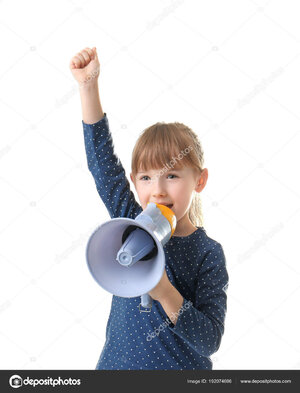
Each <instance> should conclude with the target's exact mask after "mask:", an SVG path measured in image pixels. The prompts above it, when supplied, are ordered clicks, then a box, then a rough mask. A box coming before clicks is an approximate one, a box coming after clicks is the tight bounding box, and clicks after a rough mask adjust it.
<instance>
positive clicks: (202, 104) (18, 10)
mask: <svg viewBox="0 0 300 393" xmlns="http://www.w3.org/2000/svg"><path fill="white" fill-rule="evenodd" d="M0 37H1V38H0V39H1V62H0V111H1V141H0V195H1V204H0V217H1V218H0V244H1V246H0V247H1V248H0V266H1V271H0V348H1V355H0V368H2V369H94V368H95V366H96V363H97V360H98V357H99V355H100V352H101V349H102V346H103V344H104V339H105V328H106V322H107V318H108V314H109V310H110V302H111V295H110V294H108V293H106V292H105V291H104V290H102V289H101V288H100V287H99V286H98V285H97V284H96V282H95V281H94V279H93V278H92V276H91V275H90V273H89V271H88V268H87V265H86V260H85V247H86V243H87V241H88V238H89V236H90V235H91V233H92V231H93V230H94V229H95V228H96V227H98V226H99V225H100V224H101V223H103V222H104V221H107V220H108V219H109V215H108V213H107V211H106V208H105V207H104V205H103V203H102V201H101V200H100V198H99V195H98V193H97V190H96V187H95V184H94V180H93V178H92V175H91V174H90V172H89V171H88V168H87V161H86V156H85V149H84V142H83V130H82V123H81V120H82V117H81V107H80V97H79V93H78V87H77V83H76V81H75V80H74V79H73V77H72V74H71V72H70V70H69V62H70V59H71V57H72V56H74V55H75V54H76V53H77V52H78V51H80V50H82V49H84V48H85V47H87V46H88V47H93V46H96V47H97V50H98V56H99V60H100V63H101V75H100V80H99V86H100V94H101V101H102V105H103V109H104V111H105V112H106V113H107V116H108V119H109V122H110V127H111V131H112V134H113V138H114V142H115V148H116V152H117V153H118V155H119V157H120V159H121V161H122V163H123V165H124V167H125V170H126V173H127V175H128V176H129V173H130V158H131V152H132V148H133V146H134V143H135V141H136V139H137V137H138V135H139V134H140V133H141V132H142V130H143V129H144V128H146V127H147V126H149V125H151V124H153V123H154V122H157V121H166V122H168V121H180V122H183V123H185V124H187V125H188V126H190V127H191V128H192V129H193V130H194V131H195V132H197V134H198V135H199V137H200V140H201V141H202V144H203V148H204V153H205V167H207V168H208V171H209V179H208V183H207V186H206V187H205V189H204V190H203V192H202V193H201V197H202V201H203V211H204V219H205V229H206V231H207V234H208V235H209V236H210V237H212V238H213V239H216V240H217V241H219V242H220V243H221V244H222V246H223V248H224V251H225V255H226V258H227V267H228V272H229V276H230V283H229V289H228V312H227V317H226V324H225V334H224V336H223V340H222V343H221V347H220V349H219V351H218V352H217V353H216V354H214V355H213V356H212V361H213V367H214V369H299V368H300V342H299V337H298V335H299V331H300V319H299V300H300V267H299V252H298V244H297V243H298V239H299V212H300V209H299V208H300V204H299V198H300V187H299V150H300V110H299V102H300V77H299V73H300V56H299V55H300V24H299V2H298V1H296V0H294V1H292V0H288V1H287V0H285V1H283V0H277V1H276V0H274V1H265V0H264V1H259V0H255V1H253V0H230V1H224V0H210V1H189V0H185V1H184V0H178V1H176V0H174V1H170V0H168V1H167V0H165V1H163V0H162V1H157V0H156V1H153V0H152V1H151V2H150V1H141V0H140V1H121V0H119V1H116V0H115V1H99V0H97V1H96V0H94V1H92V0H90V1H68V0H64V1H62V0H60V1H58V0H55V1H32V0H29V1H8V0H2V1H0ZM131 186H132V183H131ZM132 189H133V186H132Z"/></svg>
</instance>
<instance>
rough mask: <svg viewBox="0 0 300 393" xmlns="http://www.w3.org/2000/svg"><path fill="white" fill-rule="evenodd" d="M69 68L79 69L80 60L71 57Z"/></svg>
mask: <svg viewBox="0 0 300 393" xmlns="http://www.w3.org/2000/svg"><path fill="white" fill-rule="evenodd" d="M70 66H71V68H81V60H80V59H79V58H78V57H77V56H74V57H72V59H71V61H70Z"/></svg>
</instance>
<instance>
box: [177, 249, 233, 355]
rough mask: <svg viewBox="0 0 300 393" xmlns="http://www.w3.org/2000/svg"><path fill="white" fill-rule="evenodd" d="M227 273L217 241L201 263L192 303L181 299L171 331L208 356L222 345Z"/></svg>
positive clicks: (223, 257)
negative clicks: (180, 305) (179, 308)
mask: <svg viewBox="0 0 300 393" xmlns="http://www.w3.org/2000/svg"><path fill="white" fill-rule="evenodd" d="M228 281H229V278H228V273H227V269H226V260H225V255H224V252H223V248H222V246H221V245H220V244H219V243H216V245H215V247H214V248H213V249H212V250H211V251H209V252H208V253H207V255H206V257H205V259H204V261H203V264H202V265H201V268H200V271H199V277H198V281H197V289H196V292H195V299H194V303H192V302H191V301H190V300H187V299H186V298H184V301H183V305H182V307H181V311H180V312H179V316H178V319H177V323H176V325H175V326H174V325H173V324H172V323H171V324H170V325H169V328H170V330H172V331H173V332H174V333H175V334H177V335H178V336H180V337H181V338H182V339H183V340H184V341H185V342H186V343H187V344H188V345H189V346H190V347H191V348H193V349H194V350H195V351H196V352H197V353H198V354H200V355H202V356H211V355H212V354H213V353H215V352H216V351H217V350H218V349H219V347H220V344H221V338H222V335H223V334H224V320H225V315H226V311H227V294H226V292H227V288H228Z"/></svg>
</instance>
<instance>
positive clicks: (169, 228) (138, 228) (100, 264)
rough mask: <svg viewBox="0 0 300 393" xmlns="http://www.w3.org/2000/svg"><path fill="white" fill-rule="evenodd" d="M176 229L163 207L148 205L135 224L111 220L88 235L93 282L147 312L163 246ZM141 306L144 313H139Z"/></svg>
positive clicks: (173, 218) (162, 265) (160, 269)
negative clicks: (137, 299) (134, 301)
mask: <svg viewBox="0 0 300 393" xmlns="http://www.w3.org/2000/svg"><path fill="white" fill-rule="evenodd" d="M175 227H176V216H175V214H174V213H173V211H172V210H171V209H169V208H168V207H167V206H164V205H161V204H157V203H154V202H150V203H148V204H147V207H146V209H145V210H143V211H142V212H141V213H140V214H139V215H138V216H137V217H136V218H135V220H133V219H131V218H124V217H120V218H113V219H111V220H110V221H107V222H105V223H103V224H102V225H100V226H99V227H98V228H97V229H96V230H95V231H94V233H93V234H92V235H91V237H90V239H89V241H88V244H87V248H86V259H87V264H88V267H89V270H90V272H91V274H92V276H93V277H94V279H95V280H96V282H97V283H98V284H99V285H100V286H101V287H102V288H103V289H105V290H106V291H108V292H110V293H112V294H113V295H116V296H121V297H128V298H130V297H137V296H141V303H140V305H139V309H140V311H151V306H152V298H151V296H149V295H148V292H149V291H151V290H152V289H153V288H154V287H155V286H156V285H157V284H158V283H159V281H160V280H161V278H162V275H163V273H164V269H165V253H164V250H163V246H164V245H165V244H166V243H167V242H168V241H169V240H170V238H171V236H172V235H173V233H174V231H175ZM141 306H142V307H144V308H145V309H146V310H141Z"/></svg>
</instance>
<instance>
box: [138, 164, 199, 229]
mask: <svg viewBox="0 0 300 393" xmlns="http://www.w3.org/2000/svg"><path fill="white" fill-rule="evenodd" d="M130 178H131V180H132V182H133V183H134V186H135V188H136V191H137V194H138V197H139V200H140V203H141V206H142V209H143V210H144V209H145V208H146V207H147V203H148V202H156V203H160V204H162V205H166V206H168V207H169V208H170V209H171V210H172V211H173V212H174V214H175V215H176V219H177V227H178V224H179V221H180V220H183V221H184V222H182V224H185V225H187V226H189V227H191V223H190V221H189V219H188V218H187V215H188V214H187V213H188V209H189V207H190V205H191V202H192V199H193V191H196V192H201V191H202V190H203V188H204V187H205V184H206V181H207V169H206V168H205V169H204V170H203V171H202V173H201V175H200V174H196V172H195V170H194V169H193V168H190V167H184V168H180V169H176V170H169V171H168V172H163V171H162V170H161V171H160V170H150V171H146V172H138V173H137V175H136V177H135V178H133V175H132V174H130ZM181 226H182V225H181ZM182 229H183V228H182Z"/></svg>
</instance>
